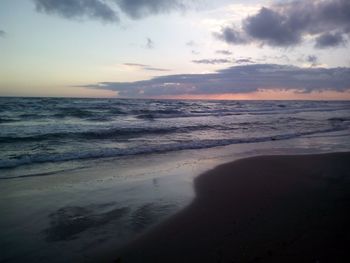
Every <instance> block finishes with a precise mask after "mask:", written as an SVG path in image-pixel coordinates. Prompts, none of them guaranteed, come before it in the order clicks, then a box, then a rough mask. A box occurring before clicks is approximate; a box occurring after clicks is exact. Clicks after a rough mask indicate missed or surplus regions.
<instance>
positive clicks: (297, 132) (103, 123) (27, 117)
mask: <svg viewBox="0 0 350 263" xmlns="http://www.w3.org/2000/svg"><path fill="white" fill-rule="evenodd" d="M349 127H350V102H348V101H197V100H196V101H180V100H136V99H71V98H69V99H66V98H0V149H1V151H0V169H12V168H16V167H20V166H24V165H31V164H37V163H57V162H67V161H78V160H86V159H90V158H93V159H95V158H104V157H115V156H127V155H137V154H147V153H161V152H167V151H177V150H183V149H197V148H198V149H199V148H209V147H215V146H223V145H228V144H239V143H249V142H264V141H270V140H284V139H288V138H293V137H301V136H306V135H312V134H321V133H326V132H331V131H341V130H349ZM0 171H1V170H0Z"/></svg>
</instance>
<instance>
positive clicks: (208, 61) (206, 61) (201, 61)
mask: <svg viewBox="0 0 350 263" xmlns="http://www.w3.org/2000/svg"><path fill="white" fill-rule="evenodd" d="M192 62H193V63H196V64H224V63H231V62H232V60H229V59H224V58H211V59H198V60H192Z"/></svg>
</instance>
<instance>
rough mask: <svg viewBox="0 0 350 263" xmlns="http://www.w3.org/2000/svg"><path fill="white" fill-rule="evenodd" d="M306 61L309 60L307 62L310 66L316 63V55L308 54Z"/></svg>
mask: <svg viewBox="0 0 350 263" xmlns="http://www.w3.org/2000/svg"><path fill="white" fill-rule="evenodd" d="M306 61H307V62H309V63H311V66H312V67H314V66H317V65H318V57H317V56H315V55H309V56H307V58H306Z"/></svg>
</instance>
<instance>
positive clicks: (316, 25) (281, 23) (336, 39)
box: [215, 0, 350, 48]
mask: <svg viewBox="0 0 350 263" xmlns="http://www.w3.org/2000/svg"><path fill="white" fill-rule="evenodd" d="M335 32H336V33H335ZM349 33H350V1H349V0H325V1H314V0H305V1H294V2H286V3H281V4H278V5H274V6H272V7H270V8H267V7H263V8H261V9H260V11H259V12H258V13H257V14H255V15H252V16H248V17H246V18H245V19H243V21H242V26H241V28H240V29H237V26H225V27H223V28H222V29H221V31H220V32H219V33H215V35H216V37H217V38H219V39H221V40H224V41H225V42H227V43H231V44H247V43H253V42H255V43H258V44H261V45H270V46H281V47H288V46H295V45H298V44H300V43H302V42H303V41H304V39H305V37H306V36H312V37H313V38H314V39H315V40H316V47H318V48H323V47H330V46H337V45H339V44H341V43H344V42H345V41H344V39H345V38H346V37H349Z"/></svg>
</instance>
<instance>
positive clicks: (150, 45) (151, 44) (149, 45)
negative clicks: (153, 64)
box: [145, 37, 154, 49]
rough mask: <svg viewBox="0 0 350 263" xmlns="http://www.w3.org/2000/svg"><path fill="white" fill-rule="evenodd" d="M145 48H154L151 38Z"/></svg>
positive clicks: (147, 40)
mask: <svg viewBox="0 0 350 263" xmlns="http://www.w3.org/2000/svg"><path fill="white" fill-rule="evenodd" d="M145 47H146V48H148V49H152V48H154V42H153V41H152V39H150V38H149V37H148V38H147V39H146V45H145Z"/></svg>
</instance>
